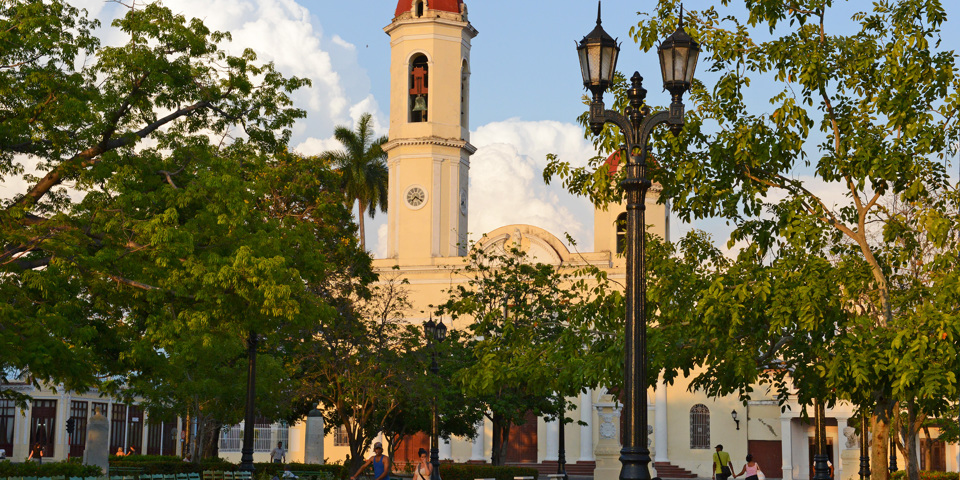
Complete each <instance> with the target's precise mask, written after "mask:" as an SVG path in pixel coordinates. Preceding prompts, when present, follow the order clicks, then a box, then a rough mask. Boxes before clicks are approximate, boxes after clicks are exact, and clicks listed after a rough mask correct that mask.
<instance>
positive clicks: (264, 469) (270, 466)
mask: <svg viewBox="0 0 960 480" xmlns="http://www.w3.org/2000/svg"><path fill="white" fill-rule="evenodd" d="M286 465H287V466H289V467H290V471H291V472H293V473H294V474H295V475H297V477H299V478H300V480H344V479H346V478H347V477H348V474H347V467H345V466H343V465H317V464H312V463H296V462H294V463H288V464H286ZM253 468H254V471H256V472H257V475H260V473H267V474H268V475H270V476H271V477H272V476H273V475H277V476H280V475H281V474H282V473H283V465H282V464H279V463H256V464H254V467H253ZM297 472H317V473H316V474H301V473H297ZM470 480H473V479H470ZM511 480H513V479H511Z"/></svg>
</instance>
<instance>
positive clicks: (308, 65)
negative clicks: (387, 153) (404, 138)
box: [164, 0, 381, 141]
mask: <svg viewBox="0 0 960 480" xmlns="http://www.w3.org/2000/svg"><path fill="white" fill-rule="evenodd" d="M164 5H166V6H168V7H170V9H171V10H173V11H174V12H177V13H180V14H183V15H184V16H186V17H188V18H190V17H196V18H200V19H202V20H203V21H204V23H205V24H206V25H207V26H208V27H209V28H211V29H214V30H221V31H228V32H230V33H231V36H232V41H231V42H229V43H226V44H224V45H222V47H223V48H224V49H225V50H227V51H228V52H229V53H230V54H232V55H239V54H240V53H241V52H242V51H243V49H245V48H250V49H253V50H254V51H255V52H257V55H258V61H259V62H263V63H265V62H273V63H274V65H275V66H276V68H277V69H278V70H279V71H280V72H282V73H283V74H284V75H287V76H292V75H296V76H299V77H304V78H309V79H311V80H312V82H313V85H312V86H311V87H307V88H303V89H301V90H300V91H298V92H296V93H295V94H294V102H295V105H297V106H299V107H300V108H304V109H306V110H307V114H308V116H307V119H306V120H301V121H300V122H298V124H297V126H296V127H295V128H294V134H295V136H296V137H295V139H296V138H299V139H304V137H307V136H310V135H311V134H312V135H316V133H318V132H321V134H331V133H332V132H333V128H334V126H335V125H339V124H343V123H348V121H349V120H350V119H351V117H353V116H354V115H353V110H354V109H355V108H356V107H357V106H358V105H362V106H363V107H362V108H367V109H368V110H371V111H373V113H374V114H375V115H381V113H380V112H379V107H378V106H377V104H376V102H375V101H373V99H372V97H370V96H369V95H370V81H369V78H367V75H366V72H365V71H364V70H363V69H362V68H361V67H360V66H359V64H358V62H357V58H356V56H357V49H356V47H355V46H354V45H352V44H350V43H349V42H347V41H345V40H344V39H343V38H342V37H340V36H339V35H333V36H332V37H325V36H324V34H323V29H322V27H321V24H320V23H321V21H323V20H327V19H320V18H317V17H316V16H314V15H312V14H311V13H310V11H309V10H308V9H307V8H305V7H304V6H302V5H300V4H298V3H297V2H296V1H294V0H208V1H205V2H196V1H193V0H165V1H164ZM295 141H296V140H295ZM301 141H304V140H301Z"/></svg>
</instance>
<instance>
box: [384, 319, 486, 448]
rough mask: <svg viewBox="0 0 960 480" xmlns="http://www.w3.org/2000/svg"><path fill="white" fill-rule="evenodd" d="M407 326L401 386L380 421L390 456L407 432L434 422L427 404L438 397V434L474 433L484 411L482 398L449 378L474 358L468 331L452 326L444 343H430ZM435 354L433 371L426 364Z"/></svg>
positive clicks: (426, 429)
mask: <svg viewBox="0 0 960 480" xmlns="http://www.w3.org/2000/svg"><path fill="white" fill-rule="evenodd" d="M407 328H409V329H411V331H410V332H409V334H408V335H407V337H406V338H407V339H408V341H410V342H411V343H410V344H409V345H407V346H405V347H403V348H404V351H405V352H406V355H405V360H406V361H405V364H406V367H405V368H404V374H405V377H406V378H405V379H404V380H403V384H404V385H405V388H402V389H400V390H399V391H398V392H397V393H398V396H399V404H398V406H397V408H396V409H395V410H393V411H392V412H391V413H390V414H389V415H388V416H387V417H386V419H385V421H384V424H383V433H384V437H385V438H386V439H387V444H388V448H389V449H388V452H389V454H390V455H391V456H393V454H394V453H393V452H395V451H396V450H397V449H398V448H399V447H400V445H402V444H403V442H404V440H405V439H406V437H408V436H410V435H414V434H416V433H419V432H424V433H427V434H429V433H430V431H431V428H432V423H433V412H432V410H431V405H432V402H434V401H436V402H437V412H438V419H439V423H438V425H437V429H438V435H439V436H440V437H442V438H450V437H452V436H458V437H473V436H474V435H475V434H476V425H477V423H478V422H480V421H481V420H482V419H483V413H484V409H483V407H484V404H483V402H481V401H480V399H478V398H475V397H472V396H470V395H465V394H464V392H463V389H461V388H460V385H459V384H458V383H457V382H455V381H454V379H453V376H454V375H455V374H456V373H457V372H459V371H460V370H462V369H463V368H465V367H466V366H467V365H468V364H469V363H470V362H471V361H472V356H471V354H470V351H469V338H468V335H467V333H466V332H464V331H461V330H450V331H449V332H448V334H447V339H446V340H445V341H444V342H443V343H440V344H436V343H434V344H432V345H430V346H428V345H427V343H426V342H425V341H424V336H423V334H422V333H420V332H422V329H420V328H419V326H418V325H409V326H408V327H407ZM433 354H436V355H437V357H438V359H437V366H438V367H439V371H438V373H437V374H436V375H434V374H433V372H431V371H430V369H429V367H430V361H431V360H430V358H431V355H433Z"/></svg>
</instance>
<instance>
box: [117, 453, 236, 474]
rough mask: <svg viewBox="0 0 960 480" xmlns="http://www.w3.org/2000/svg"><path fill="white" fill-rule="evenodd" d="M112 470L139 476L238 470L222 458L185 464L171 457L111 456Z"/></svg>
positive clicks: (178, 458) (181, 460) (177, 458)
mask: <svg viewBox="0 0 960 480" xmlns="http://www.w3.org/2000/svg"><path fill="white" fill-rule="evenodd" d="M110 468H111V470H112V469H114V468H122V469H129V470H130V471H135V472H137V474H150V475H156V474H175V473H201V472H203V471H204V470H236V465H234V464H232V463H230V462H228V461H226V460H223V459H220V458H204V459H203V460H202V461H200V462H184V461H183V459H182V458H180V457H177V456H170V455H129V456H123V457H117V456H115V455H111V456H110Z"/></svg>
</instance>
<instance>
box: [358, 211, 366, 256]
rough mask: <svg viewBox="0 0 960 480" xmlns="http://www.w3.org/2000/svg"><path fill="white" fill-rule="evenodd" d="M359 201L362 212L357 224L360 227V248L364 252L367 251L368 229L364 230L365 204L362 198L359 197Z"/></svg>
mask: <svg viewBox="0 0 960 480" xmlns="http://www.w3.org/2000/svg"><path fill="white" fill-rule="evenodd" d="M357 203H358V204H360V214H359V215H357V226H359V227H360V250H363V251H364V252H366V251H367V234H366V230H364V227H363V214H364V211H363V207H364V205H363V202H362V201H360V199H357Z"/></svg>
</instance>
